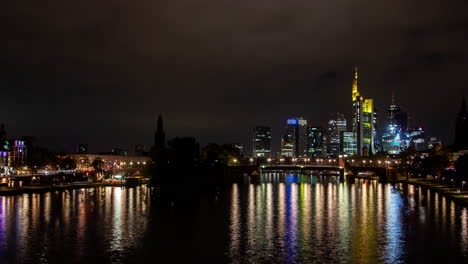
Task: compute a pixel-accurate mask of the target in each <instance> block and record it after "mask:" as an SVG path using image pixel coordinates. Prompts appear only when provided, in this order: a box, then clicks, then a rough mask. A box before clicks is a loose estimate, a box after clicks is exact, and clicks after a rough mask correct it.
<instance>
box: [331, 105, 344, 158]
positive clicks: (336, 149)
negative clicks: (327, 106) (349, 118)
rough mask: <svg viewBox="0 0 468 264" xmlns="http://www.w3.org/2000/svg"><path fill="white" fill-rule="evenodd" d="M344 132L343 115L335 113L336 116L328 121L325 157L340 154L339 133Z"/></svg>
mask: <svg viewBox="0 0 468 264" xmlns="http://www.w3.org/2000/svg"><path fill="white" fill-rule="evenodd" d="M346 130H347V125H346V118H345V117H344V114H342V113H336V116H335V117H334V118H333V119H330V120H329V121H328V127H327V156H338V155H339V154H340V145H341V133H342V132H345V131H346Z"/></svg>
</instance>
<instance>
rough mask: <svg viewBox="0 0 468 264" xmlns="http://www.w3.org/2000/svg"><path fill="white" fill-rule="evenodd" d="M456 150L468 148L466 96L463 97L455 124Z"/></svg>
mask: <svg viewBox="0 0 468 264" xmlns="http://www.w3.org/2000/svg"><path fill="white" fill-rule="evenodd" d="M453 147H454V149H455V150H467V149H468V111H467V109H466V101H465V97H463V98H462V102H461V107H460V111H459V112H458V115H457V122H456V124H455V142H454V144H453Z"/></svg>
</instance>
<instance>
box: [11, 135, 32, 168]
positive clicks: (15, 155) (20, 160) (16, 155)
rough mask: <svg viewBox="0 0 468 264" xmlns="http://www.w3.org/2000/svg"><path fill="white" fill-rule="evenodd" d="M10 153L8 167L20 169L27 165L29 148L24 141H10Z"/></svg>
mask: <svg viewBox="0 0 468 264" xmlns="http://www.w3.org/2000/svg"><path fill="white" fill-rule="evenodd" d="M9 142H10V144H9V145H10V151H9V152H8V166H9V167H13V168H18V167H22V166H25V165H26V157H27V147H26V142H25V141H23V140H10V141H9Z"/></svg>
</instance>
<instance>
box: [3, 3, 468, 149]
mask: <svg viewBox="0 0 468 264" xmlns="http://www.w3.org/2000/svg"><path fill="white" fill-rule="evenodd" d="M50 5H51V7H54V6H56V7H57V8H45V7H44V8H39V7H37V6H35V5H27V6H25V5H23V4H21V3H17V2H12V3H9V5H8V7H7V8H6V9H5V10H4V12H6V14H7V15H5V16H2V18H4V20H5V21H4V22H5V23H2V25H3V28H4V29H5V30H4V32H5V39H7V40H8V41H5V42H3V43H0V47H2V48H1V49H0V57H1V58H2V59H1V62H2V63H0V65H1V68H0V86H1V87H2V95H3V97H4V98H9V100H5V101H4V102H3V103H2V104H1V105H0V112H1V113H3V114H2V115H0V121H1V122H3V123H5V124H7V127H8V128H9V133H10V134H11V135H15V136H22V135H37V137H38V138H39V139H40V140H42V141H44V145H50V146H54V147H53V148H54V149H60V148H64V149H66V148H68V146H67V144H68V142H73V144H75V143H83V142H84V143H87V144H88V145H89V147H90V148H91V149H92V150H93V149H94V150H95V151H99V150H103V149H110V148H113V147H115V146H114V144H113V143H114V142H121V144H122V145H130V144H133V143H134V142H135V143H143V144H145V145H148V144H149V143H150V138H151V132H149V131H152V130H153V129H154V128H155V121H154V120H155V119H156V116H157V114H159V113H162V114H163V115H164V117H165V119H166V120H167V121H168V122H167V133H168V135H180V136H183V135H194V136H196V137H197V138H198V139H199V140H200V142H202V143H203V144H206V143H208V142H222V141H232V142H239V141H240V142H243V143H244V144H246V143H249V142H251V139H250V138H251V136H250V133H249V132H246V131H247V130H249V129H252V128H253V127H254V126H256V125H268V126H270V127H272V129H273V131H272V135H273V137H274V139H273V141H274V142H276V141H277V139H278V138H279V134H280V133H279V132H280V131H279V130H280V129H281V126H280V125H278V124H281V123H282V122H283V121H284V120H285V119H287V118H289V117H291V116H303V117H304V118H307V119H308V120H309V123H311V124H324V123H325V122H326V121H327V120H328V118H329V117H328V114H329V113H334V112H343V113H346V114H347V118H349V102H348V98H349V93H348V91H349V80H350V78H351V77H352V73H351V71H352V68H353V67H354V66H355V65H358V66H359V69H360V72H361V78H360V83H361V88H360V89H361V91H362V93H363V94H366V96H367V97H370V98H373V99H374V100H375V104H376V106H377V107H378V108H379V109H386V108H387V105H388V104H390V101H391V99H390V98H391V92H392V91H396V96H397V98H398V102H399V103H400V104H401V106H402V107H403V108H405V109H406V110H407V111H408V112H409V113H410V114H411V115H412V116H414V117H415V118H416V121H420V122H421V123H423V124H424V125H425V127H426V130H427V131H431V133H433V135H436V136H438V137H441V138H442V141H443V142H451V141H452V140H453V135H454V132H455V131H454V128H452V126H453V122H454V121H455V119H454V116H455V115H456V113H457V111H458V107H457V106H456V105H457V104H458V103H459V98H460V97H461V96H462V95H463V93H465V94H464V95H465V96H468V95H467V94H466V89H467V88H466V87H467V85H468V76H467V74H466V72H467V70H466V69H467V68H468V67H467V65H468V56H467V54H468V53H467V47H468V45H467V41H468V40H467V37H466V33H465V32H466V30H467V23H466V14H465V12H464V11H465V10H467V9H468V8H467V3H466V2H465V1H459V0H455V1H450V2H446V1H429V2H427V1H426V2H425V3H424V4H420V3H419V2H408V1H392V2H388V3H376V2H373V1H359V2H349V1H342V2H327V3H326V2H320V3H319V2H310V3H309V2H307V3H305V2H298V1H295V2H294V3H291V4H290V5H287V6H282V5H279V4H272V5H268V6H265V4H264V3H263V2H261V1H251V2H250V3H248V4H246V5H247V7H248V8H246V6H245V5H243V4H241V3H232V2H229V1H221V2H220V1H216V2H215V1H212V0H208V1H207V2H206V5H201V4H195V3H191V2H190V1H188V2H187V1H175V2H174V3H172V4H171V5H164V4H161V6H159V5H157V4H154V3H153V2H150V1H140V2H138V3H137V4H135V6H132V7H128V6H127V4H126V3H120V2H115V3H112V4H111V7H110V6H108V5H103V4H101V3H97V2H94V1H80V2H79V3H78V2H77V3H51V4H50ZM246 9H248V12H246V11H245V10H246ZM90 10H92V11H90ZM183 10H185V11H183ZM220 13H223V14H226V15H225V16H218V15H213V14H220ZM136 14H138V15H136ZM228 51H229V52H228ZM239 104H241V105H242V107H239ZM232 120H234V121H235V122H232ZM239 124H242V126H239ZM447 128H449V129H447ZM96 131H98V132H99V133H96ZM144 140H146V142H140V141H144ZM277 148H279V146H277Z"/></svg>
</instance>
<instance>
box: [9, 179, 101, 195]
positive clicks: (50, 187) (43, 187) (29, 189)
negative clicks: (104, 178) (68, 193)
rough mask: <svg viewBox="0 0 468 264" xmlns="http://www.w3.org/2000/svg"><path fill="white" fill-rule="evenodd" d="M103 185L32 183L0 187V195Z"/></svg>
mask: <svg viewBox="0 0 468 264" xmlns="http://www.w3.org/2000/svg"><path fill="white" fill-rule="evenodd" d="M101 186H104V184H102V183H94V182H89V183H72V184H61V185H36V186H34V185H32V186H23V187H0V196H5V195H17V194H23V193H43V192H50V191H60V190H69V189H81V188H94V187H101Z"/></svg>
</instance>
